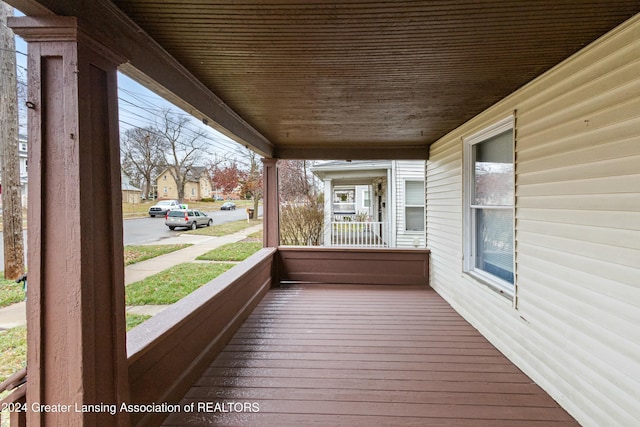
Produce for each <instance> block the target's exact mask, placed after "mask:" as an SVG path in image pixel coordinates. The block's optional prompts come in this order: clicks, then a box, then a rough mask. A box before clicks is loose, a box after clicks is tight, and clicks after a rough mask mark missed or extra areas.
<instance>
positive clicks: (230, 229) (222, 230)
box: [187, 219, 262, 237]
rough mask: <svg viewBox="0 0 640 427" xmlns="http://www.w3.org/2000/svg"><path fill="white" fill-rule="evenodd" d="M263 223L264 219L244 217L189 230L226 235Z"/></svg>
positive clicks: (191, 232) (193, 232) (208, 234)
mask: <svg viewBox="0 0 640 427" xmlns="http://www.w3.org/2000/svg"><path fill="white" fill-rule="evenodd" d="M259 224H262V220H254V219H252V220H250V221H247V220H246V219H243V220H241V221H233V222H226V223H224V224H219V225H213V226H211V227H206V228H198V229H197V230H191V231H187V233H188V234H199V235H202V236H216V237H220V236H226V235H228V234H233V233H237V232H238V231H242V230H244V229H245V228H249V227H253V226H254V225H259Z"/></svg>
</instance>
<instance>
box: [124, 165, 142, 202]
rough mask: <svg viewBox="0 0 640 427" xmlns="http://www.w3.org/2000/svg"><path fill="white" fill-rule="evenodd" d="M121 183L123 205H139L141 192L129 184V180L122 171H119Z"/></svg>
mask: <svg viewBox="0 0 640 427" xmlns="http://www.w3.org/2000/svg"><path fill="white" fill-rule="evenodd" d="M120 176H121V181H122V202H123V203H140V198H141V197H142V190H141V189H139V188H138V187H136V186H135V185H132V184H131V178H130V177H129V175H127V173H126V172H125V171H123V170H121V171H120Z"/></svg>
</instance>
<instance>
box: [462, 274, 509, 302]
mask: <svg viewBox="0 0 640 427" xmlns="http://www.w3.org/2000/svg"><path fill="white" fill-rule="evenodd" d="M465 273H466V274H468V275H469V276H470V277H472V278H473V279H474V280H475V281H477V282H479V283H481V284H482V285H485V286H487V287H488V288H489V289H491V290H492V291H494V292H496V293H497V294H498V295H500V296H502V297H504V298H506V299H508V300H509V301H513V298H514V286H513V285H512V284H511V283H508V282H505V281H504V280H500V279H497V278H496V277H494V276H492V275H490V274H487V273H485V272H483V271H481V270H472V271H466V272H465Z"/></svg>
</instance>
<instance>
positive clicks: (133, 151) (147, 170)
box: [120, 127, 168, 199]
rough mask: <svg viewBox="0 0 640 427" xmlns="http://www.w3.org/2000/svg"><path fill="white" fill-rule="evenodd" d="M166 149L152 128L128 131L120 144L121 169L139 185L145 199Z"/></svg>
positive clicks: (162, 164) (162, 163)
mask: <svg viewBox="0 0 640 427" xmlns="http://www.w3.org/2000/svg"><path fill="white" fill-rule="evenodd" d="M167 148H168V147H167V146H166V142H165V140H164V138H162V137H161V136H160V135H159V134H158V133H157V130H156V129H154V128H152V127H145V128H131V129H128V130H127V131H125V133H124V136H123V137H122V140H121V142H120V153H121V158H122V167H123V169H124V170H125V171H126V172H127V173H129V175H130V176H131V177H132V178H134V179H135V180H136V181H138V182H139V183H140V185H141V186H142V194H143V195H144V196H145V197H146V198H147V199H148V198H149V197H150V195H151V187H152V182H153V181H152V180H153V178H154V177H155V176H156V175H157V174H158V173H159V172H160V170H159V169H160V168H161V167H162V166H164V165H165V160H164V154H163V153H164V151H165V150H166V149H167Z"/></svg>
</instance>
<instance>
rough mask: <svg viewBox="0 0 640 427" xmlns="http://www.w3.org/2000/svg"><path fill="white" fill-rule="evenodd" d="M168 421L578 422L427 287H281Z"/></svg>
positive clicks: (350, 423) (181, 423) (170, 423)
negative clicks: (207, 406) (227, 408)
mask: <svg viewBox="0 0 640 427" xmlns="http://www.w3.org/2000/svg"><path fill="white" fill-rule="evenodd" d="M192 402H195V403H202V402H214V403H215V402H220V403H223V402H226V403H229V402H242V403H245V402H248V403H257V404H258V405H259V412H233V411H231V412H212V413H206V412H195V413H184V412H181V413H174V414H171V415H170V416H169V417H168V418H167V420H166V421H165V423H164V424H163V425H165V426H184V425H251V426H255V425H265V426H271V425H278V426H283V425H292V426H293V425H331V426H335V425H345V426H346V425H348V426H354V425H363V426H364V425H393V426H414V425H415V426H425V425H434V426H436V425H437V426H440V425H450V426H538V425H539V426H543V425H544V426H550V425H551V426H561V425H562V426H565V425H567V426H569V425H573V426H575V425H578V424H577V423H576V422H575V420H573V418H571V416H569V415H568V414H567V413H566V412H565V411H564V410H563V409H562V408H560V407H559V406H558V404H557V403H556V402H555V401H553V399H551V398H550V397H549V396H548V395H547V394H546V393H545V392H544V391H543V390H542V389H540V387H538V386H537V385H536V384H534V383H533V382H532V381H531V380H530V379H529V378H528V377H527V376H526V375H524V374H523V373H522V372H521V371H520V370H519V369H518V368H517V367H515V366H514V365H513V364H512V363H511V362H510V361H509V360H507V359H506V358H505V357H504V356H503V355H502V354H501V353H500V352H499V351H497V350H496V349H495V347H493V346H492V345H491V344H490V343H489V342H488V341H486V339H484V337H482V336H481V335H480V334H479V333H478V331H476V330H475V329H474V328H473V327H471V326H470V325H469V324H468V323H467V322H466V321H465V320H464V319H462V317H460V315H458V314H457V313H456V312H455V311H454V310H453V309H452V308H451V307H450V306H449V305H448V304H447V303H446V302H445V301H444V300H443V299H442V298H441V297H440V296H439V295H437V294H436V293H435V292H434V291H433V290H431V289H429V288H425V287H398V286H379V285H374V286H361V285H355V286H354V285H293V286H287V287H282V288H274V289H272V290H270V291H269V293H268V294H267V295H266V296H265V298H264V299H263V301H262V302H261V303H260V304H259V305H258V306H257V307H256V309H255V310H254V312H253V313H252V314H251V315H250V316H249V318H248V319H247V320H246V321H245V323H244V324H243V326H242V327H241V328H240V329H239V330H238V332H237V333H236V334H235V335H234V337H233V338H232V339H231V341H230V342H229V343H228V344H227V346H226V347H225V349H224V351H223V352H222V353H221V354H220V355H219V356H218V357H217V358H216V360H215V361H214V362H213V363H212V364H211V365H210V367H209V368H208V369H207V370H206V371H205V373H204V374H203V375H202V377H201V378H200V380H199V381H197V382H196V383H195V384H194V385H193V387H192V388H191V389H190V390H189V392H188V393H187V394H186V396H185V397H184V399H183V401H182V402H181V403H182V405H184V404H187V403H192Z"/></svg>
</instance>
